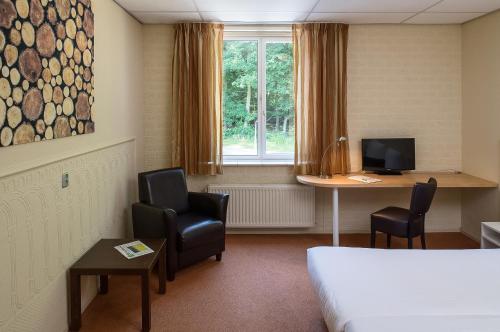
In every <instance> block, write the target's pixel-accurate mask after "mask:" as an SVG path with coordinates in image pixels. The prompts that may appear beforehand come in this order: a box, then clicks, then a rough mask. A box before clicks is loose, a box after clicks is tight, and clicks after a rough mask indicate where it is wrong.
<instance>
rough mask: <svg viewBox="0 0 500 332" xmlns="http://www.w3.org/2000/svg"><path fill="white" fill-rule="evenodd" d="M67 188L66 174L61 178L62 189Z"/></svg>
mask: <svg viewBox="0 0 500 332" xmlns="http://www.w3.org/2000/svg"><path fill="white" fill-rule="evenodd" d="M68 186H69V174H68V173H64V174H63V176H62V187H63V188H66V187H68Z"/></svg>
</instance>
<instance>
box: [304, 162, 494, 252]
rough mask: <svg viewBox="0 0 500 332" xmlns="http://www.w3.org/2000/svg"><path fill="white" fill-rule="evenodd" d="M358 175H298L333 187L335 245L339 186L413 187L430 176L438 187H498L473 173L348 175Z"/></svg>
mask: <svg viewBox="0 0 500 332" xmlns="http://www.w3.org/2000/svg"><path fill="white" fill-rule="evenodd" d="M352 175H356V174H349V175H346V176H343V175H335V176H334V177H333V178H332V179H320V178H319V177H318V176H312V175H301V176H297V181H299V182H300V183H302V184H305V185H309V186H314V187H323V188H332V192H333V195H332V207H333V245H334V246H338V245H339V188H363V189H370V188H411V187H413V186H414V185H415V183H416V182H427V180H428V179H429V178H430V177H434V178H436V180H437V183H438V188H458V189H460V188H496V187H497V186H498V184H497V183H495V182H492V181H488V180H484V179H481V178H478V177H475V176H472V175H468V174H464V173H459V174H455V173H436V172H434V173H420V172H414V173H406V174H403V175H376V174H363V175H367V176H370V177H373V178H377V179H380V180H382V182H377V183H369V184H368V183H362V182H358V181H354V180H349V179H348V177H349V176H352Z"/></svg>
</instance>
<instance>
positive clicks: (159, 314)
mask: <svg viewBox="0 0 500 332" xmlns="http://www.w3.org/2000/svg"><path fill="white" fill-rule="evenodd" d="M416 242H419V241H416ZM427 242H428V247H429V248H430V249H447V248H449V249H465V248H477V247H478V245H477V243H475V242H474V241H472V240H470V239H468V238H467V237H465V236H464V235H462V234H459V233H432V234H429V235H428V238H427ZM368 243H369V237H368V235H364V234H363V235H360V234H350V235H342V236H341V245H343V246H353V247H362V246H367V244H368ZM329 244H331V237H330V236H327V235H229V236H228V238H227V245H226V252H225V253H224V254H223V257H222V262H216V261H215V260H214V259H209V260H206V261H204V262H201V263H199V264H197V265H195V266H192V267H190V268H187V269H185V270H182V271H180V272H179V273H178V274H177V276H176V280H175V281H174V282H169V283H168V284H167V294H165V295H159V294H157V293H156V291H157V289H158V283H157V278H156V276H154V277H153V278H152V279H153V284H152V285H151V287H152V292H151V294H152V331H187V332H191V331H193V332H196V331H245V332H246V331H249V332H250V331H251V332H253V331H256V332H257V331H259V332H266V331H326V326H325V324H324V322H323V319H322V317H321V312H320V309H319V305H318V303H317V300H316V295H315V293H314V291H313V289H312V286H311V284H310V282H309V278H308V275H307V267H306V249H307V248H310V247H314V246H320V245H329ZM383 244H385V238H383V237H379V238H378V239H377V245H378V246H382V245H383ZM405 246H406V242H405V241H403V240H400V239H393V247H394V248H404V247H405ZM416 246H417V248H418V245H416ZM140 308H141V306H140V280H139V278H138V277H119V276H114V277H112V278H111V280H110V282H109V293H108V294H107V295H98V296H97V297H96V298H95V299H94V300H93V301H92V303H91V304H90V305H89V307H88V308H87V310H86V311H85V313H84V315H83V321H82V323H83V326H82V330H81V331H108V332H109V331H140V329H141V309H140Z"/></svg>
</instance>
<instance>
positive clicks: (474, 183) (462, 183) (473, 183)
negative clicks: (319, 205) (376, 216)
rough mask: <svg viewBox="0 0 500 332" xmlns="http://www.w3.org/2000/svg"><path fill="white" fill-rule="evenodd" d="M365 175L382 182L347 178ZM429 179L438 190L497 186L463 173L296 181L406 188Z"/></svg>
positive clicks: (299, 178)
mask: <svg viewBox="0 0 500 332" xmlns="http://www.w3.org/2000/svg"><path fill="white" fill-rule="evenodd" d="M352 175H365V176H369V177H372V178H376V179H380V180H382V182H377V183H362V182H359V181H355V180H350V179H349V176H352ZM430 177H434V178H435V179H436V180H437V183H438V188H496V187H498V184H497V183H495V182H492V181H488V180H485V179H481V178H478V177H475V176H472V175H469V174H465V173H439V172H434V173H433V172H429V173H423V172H422V173H420V172H415V173H405V174H403V175H376V174H348V175H335V176H334V177H333V178H332V179H320V178H319V177H318V176H312V175H299V176H297V181H299V182H300V183H302V184H306V185H310V186H315V187H325V188H407V187H413V186H414V185H415V183H416V182H427V180H428V179H429V178H430Z"/></svg>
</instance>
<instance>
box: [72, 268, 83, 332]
mask: <svg viewBox="0 0 500 332" xmlns="http://www.w3.org/2000/svg"><path fill="white" fill-rule="evenodd" d="M69 279H70V281H69V283H70V288H71V294H70V303H71V304H70V307H71V308H70V312H71V314H70V315H71V316H70V323H69V329H70V330H71V331H78V330H80V328H81V327H82V296H81V288H80V282H81V281H80V275H79V274H78V273H74V272H70V277H69Z"/></svg>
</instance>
